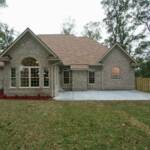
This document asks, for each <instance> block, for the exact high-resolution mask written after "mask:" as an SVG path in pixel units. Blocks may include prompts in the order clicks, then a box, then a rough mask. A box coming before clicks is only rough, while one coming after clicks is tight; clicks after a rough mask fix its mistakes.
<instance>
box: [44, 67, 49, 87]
mask: <svg viewBox="0 0 150 150" xmlns="http://www.w3.org/2000/svg"><path fill="white" fill-rule="evenodd" d="M48 86H49V70H48V69H47V68H45V69H44V87H48Z"/></svg>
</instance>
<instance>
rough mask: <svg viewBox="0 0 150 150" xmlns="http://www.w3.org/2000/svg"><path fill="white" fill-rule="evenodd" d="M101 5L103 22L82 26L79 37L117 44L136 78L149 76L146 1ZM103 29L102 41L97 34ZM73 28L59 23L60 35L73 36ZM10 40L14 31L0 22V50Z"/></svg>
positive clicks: (0, 0)
mask: <svg viewBox="0 0 150 150" xmlns="http://www.w3.org/2000/svg"><path fill="white" fill-rule="evenodd" d="M101 5H102V7H103V9H104V11H105V17H104V19H103V22H100V21H96V22H92V21H90V22H88V23H86V24H85V25H84V27H83V31H82V33H81V35H82V36H85V37H88V38H91V39H93V40H96V41H98V42H101V40H102V39H104V40H103V44H105V45H107V46H108V47H111V46H112V45H114V44H115V43H119V44H120V45H121V46H122V47H123V48H124V49H125V50H126V51H127V52H128V53H129V54H130V55H131V56H132V57H134V59H136V61H137V64H138V66H137V68H136V75H137V76H143V77H150V0H102V1H101ZM0 7H7V4H6V0H0ZM98 18H100V16H98ZM98 20H99V19H98ZM104 28H105V30H106V33H107V36H106V37H105V38H104V37H103V35H102V34H101V31H102V30H103V29H104ZM74 29H75V20H73V19H71V18H70V19H68V20H67V21H65V22H64V23H63V25H62V31H61V33H62V34H66V35H70V34H74ZM14 37H15V31H14V29H12V28H9V27H8V25H7V24H4V23H0V50H1V49H5V48H7V47H8V46H9V45H10V44H11V43H12V41H13V40H14Z"/></svg>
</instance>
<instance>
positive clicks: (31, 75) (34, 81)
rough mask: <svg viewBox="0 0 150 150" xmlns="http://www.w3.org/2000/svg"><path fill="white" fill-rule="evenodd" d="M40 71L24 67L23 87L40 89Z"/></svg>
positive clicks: (21, 84)
mask: <svg viewBox="0 0 150 150" xmlns="http://www.w3.org/2000/svg"><path fill="white" fill-rule="evenodd" d="M39 71H40V69H39V68H38V67H22V68H21V71H20V80H21V81H20V82H21V83H20V86H21V87H39V85H40V77H39Z"/></svg>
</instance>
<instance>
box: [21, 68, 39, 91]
mask: <svg viewBox="0 0 150 150" xmlns="http://www.w3.org/2000/svg"><path fill="white" fill-rule="evenodd" d="M24 68H26V69H28V72H29V74H28V79H29V81H28V83H29V86H21V70H20V71H19V81H20V83H19V87H20V88H40V67H39V66H22V67H21V69H24ZM34 68H38V70H39V86H31V78H32V77H31V69H34Z"/></svg>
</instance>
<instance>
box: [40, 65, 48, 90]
mask: <svg viewBox="0 0 150 150" xmlns="http://www.w3.org/2000/svg"><path fill="white" fill-rule="evenodd" d="M44 69H47V70H48V80H49V85H48V86H44ZM42 80H43V85H42V87H43V88H46V89H47V88H50V69H49V68H48V67H43V69H42Z"/></svg>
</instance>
